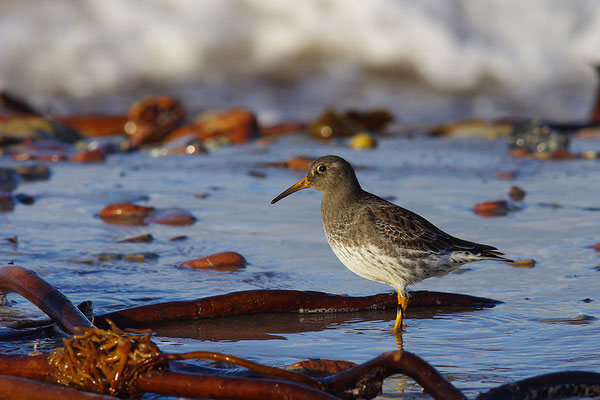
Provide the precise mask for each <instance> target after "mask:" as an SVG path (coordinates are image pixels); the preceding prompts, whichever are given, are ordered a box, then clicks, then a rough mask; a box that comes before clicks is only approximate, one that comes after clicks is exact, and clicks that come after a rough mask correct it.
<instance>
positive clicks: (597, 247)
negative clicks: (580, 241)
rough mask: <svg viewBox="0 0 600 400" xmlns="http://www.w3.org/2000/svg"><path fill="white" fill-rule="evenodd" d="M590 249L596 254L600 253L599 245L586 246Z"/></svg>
mask: <svg viewBox="0 0 600 400" xmlns="http://www.w3.org/2000/svg"><path fill="white" fill-rule="evenodd" d="M588 247H589V248H590V249H594V250H596V251H597V252H600V243H596V244H592V245H589V246H588Z"/></svg>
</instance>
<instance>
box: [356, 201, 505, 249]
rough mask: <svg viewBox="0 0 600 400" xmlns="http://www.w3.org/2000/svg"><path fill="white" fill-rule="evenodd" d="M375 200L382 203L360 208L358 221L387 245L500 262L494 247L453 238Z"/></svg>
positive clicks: (423, 220) (409, 214) (423, 219)
mask: <svg viewBox="0 0 600 400" xmlns="http://www.w3.org/2000/svg"><path fill="white" fill-rule="evenodd" d="M374 197H375V196H374ZM377 200H381V201H377V202H376V204H373V205H367V206H365V207H363V209H362V210H361V217H360V218H361V219H363V220H364V221H365V223H366V225H368V226H372V227H373V229H375V231H376V232H375V233H376V235H377V236H379V237H381V239H382V240H383V241H385V242H386V243H394V244H395V245H397V246H402V247H404V248H406V249H411V250H421V251H433V252H437V253H440V252H441V253H444V252H451V251H467V252H473V253H474V254H481V255H483V256H485V257H491V258H498V259H502V257H501V255H502V253H500V252H499V251H498V250H497V249H496V248H495V247H493V246H488V245H484V244H478V243H474V242H469V241H467V240H462V239H459V238H456V237H454V236H452V235H449V234H447V233H446V232H444V231H442V230H441V229H439V228H437V227H436V226H435V225H433V224H432V223H431V222H429V221H427V220H426V219H425V218H423V217H421V216H420V215H418V214H415V213H413V212H412V211H409V210H406V209H404V208H402V207H399V206H397V205H395V204H392V203H389V202H387V201H385V200H383V199H379V198H377Z"/></svg>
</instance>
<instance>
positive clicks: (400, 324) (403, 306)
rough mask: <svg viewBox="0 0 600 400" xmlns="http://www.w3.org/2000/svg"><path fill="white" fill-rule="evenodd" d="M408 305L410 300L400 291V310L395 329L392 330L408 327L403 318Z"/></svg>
mask: <svg viewBox="0 0 600 400" xmlns="http://www.w3.org/2000/svg"><path fill="white" fill-rule="evenodd" d="M406 306H408V300H406V299H405V298H404V297H402V295H401V294H400V293H398V311H397V313H396V322H395V323H394V329H393V330H392V332H394V333H398V332H402V329H404V328H406V325H405V324H404V322H402V320H403V319H404V311H405V310H406Z"/></svg>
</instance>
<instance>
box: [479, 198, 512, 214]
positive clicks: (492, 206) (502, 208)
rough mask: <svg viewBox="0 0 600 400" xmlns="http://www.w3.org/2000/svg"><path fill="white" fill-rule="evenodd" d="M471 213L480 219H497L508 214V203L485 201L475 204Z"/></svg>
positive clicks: (504, 201)
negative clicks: (480, 217)
mask: <svg viewBox="0 0 600 400" xmlns="http://www.w3.org/2000/svg"><path fill="white" fill-rule="evenodd" d="M473 212H474V213H475V214H477V215H480V216H482V217H497V216H500V215H506V213H508V202H507V201H506V200H496V201H485V202H483V203H479V204H475V205H474V206H473Z"/></svg>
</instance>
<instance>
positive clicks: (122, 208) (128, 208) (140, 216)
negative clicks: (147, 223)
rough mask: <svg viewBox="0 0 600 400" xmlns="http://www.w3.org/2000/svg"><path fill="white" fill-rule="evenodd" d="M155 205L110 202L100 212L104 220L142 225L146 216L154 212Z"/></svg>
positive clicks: (113, 222)
mask: <svg viewBox="0 0 600 400" xmlns="http://www.w3.org/2000/svg"><path fill="white" fill-rule="evenodd" d="M154 211H155V210H154V208H153V207H144V206H138V205H135V204H129V203H117V204H109V205H108V206H106V207H104V208H103V209H102V211H100V213H99V214H98V215H99V216H100V218H102V220H103V221H104V222H107V223H110V224H119V225H141V224H143V223H144V218H146V217H148V216H149V215H151V214H152V213H154Z"/></svg>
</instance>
